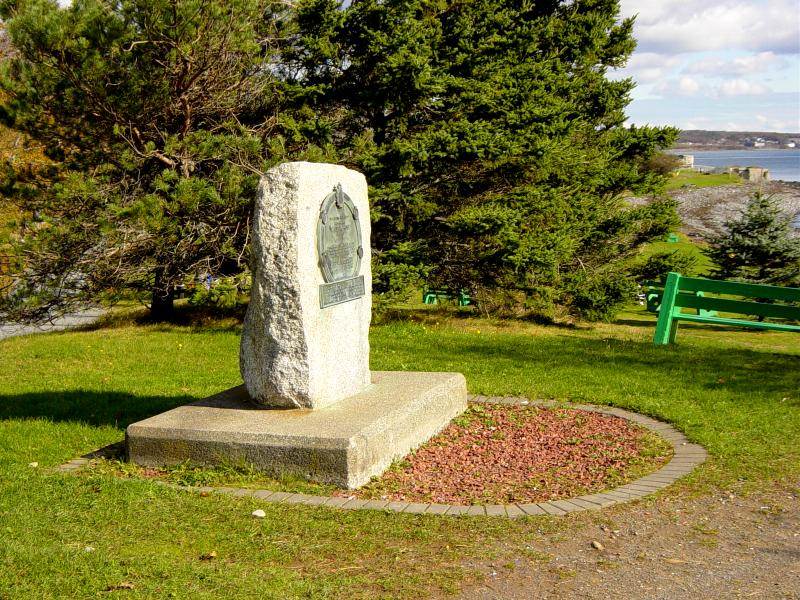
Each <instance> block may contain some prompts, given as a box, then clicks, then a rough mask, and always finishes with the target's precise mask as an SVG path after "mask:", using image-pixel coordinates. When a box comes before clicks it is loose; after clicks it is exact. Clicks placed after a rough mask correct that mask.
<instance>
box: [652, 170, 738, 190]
mask: <svg viewBox="0 0 800 600" xmlns="http://www.w3.org/2000/svg"><path fill="white" fill-rule="evenodd" d="M741 182H742V179H741V177H739V176H738V175H731V174H729V173H698V172H695V171H690V170H682V171H680V172H679V173H678V174H677V175H675V176H674V177H672V178H670V179H669V180H668V181H667V189H668V190H675V189H678V188H682V187H684V186H687V185H693V186H695V187H711V186H715V185H729V184H731V183H741Z"/></svg>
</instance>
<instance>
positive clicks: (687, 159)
mask: <svg viewBox="0 0 800 600" xmlns="http://www.w3.org/2000/svg"><path fill="white" fill-rule="evenodd" d="M678 160H680V161H681V163H680V168H681V169H692V168H694V154H678Z"/></svg>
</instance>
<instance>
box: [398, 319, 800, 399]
mask: <svg viewBox="0 0 800 600" xmlns="http://www.w3.org/2000/svg"><path fill="white" fill-rule="evenodd" d="M437 358H440V359H443V360H446V361H451V362H458V361H459V360H460V361H461V362H463V363H464V365H465V370H466V371H469V365H471V364H486V362H491V361H495V362H496V364H497V372H498V373H502V370H503V367H504V364H509V365H511V366H512V367H516V366H518V365H523V366H525V365H528V366H530V367H531V375H530V376H531V380H532V381H533V380H534V379H535V378H536V377H537V375H538V374H540V373H543V372H544V373H547V374H548V375H552V374H553V373H556V372H558V371H559V370H564V371H565V372H569V373H572V374H573V375H574V374H575V372H576V370H577V371H578V372H582V373H583V375H582V380H581V381H580V382H579V383H577V384H576V387H580V388H583V389H585V388H586V386H587V385H590V384H591V382H596V383H597V385H598V386H600V387H607V386H608V385H614V386H617V387H619V388H620V391H623V390H624V388H625V387H630V386H639V385H641V386H643V387H651V386H652V385H654V382H659V383H660V384H662V385H663V384H668V383H669V382H670V381H676V382H679V383H681V384H684V383H686V382H685V381H679V380H682V379H687V378H688V379H689V380H690V387H695V388H697V389H717V390H718V389H721V388H724V389H727V390H730V391H731V393H732V397H733V396H735V397H740V398H742V400H746V399H747V397H748V396H749V395H755V394H764V393H765V392H767V393H770V392H775V393H778V392H780V393H786V392H792V391H794V390H797V389H800V355H797V354H788V353H785V352H780V351H776V352H770V351H768V350H762V351H758V350H753V349H748V348H733V347H724V346H720V347H715V348H707V347H698V346H695V345H690V344H684V345H677V346H672V347H655V346H653V345H652V344H651V343H649V342H640V341H633V340H621V339H617V338H606V339H586V338H579V337H576V336H568V335H555V336H548V337H527V336H514V338H513V339H512V340H509V339H504V340H502V341H501V340H497V341H496V342H492V341H489V340H487V341H486V343H474V342H471V341H469V342H466V343H463V344H456V345H453V346H448V347H447V348H439V349H438V350H437ZM465 358H466V359H467V360H464V359H465ZM409 368H411V369H413V368H415V366H414V365H411V366H410V367H409ZM669 393H670V391H669V388H666V389H664V394H665V395H668V394H669Z"/></svg>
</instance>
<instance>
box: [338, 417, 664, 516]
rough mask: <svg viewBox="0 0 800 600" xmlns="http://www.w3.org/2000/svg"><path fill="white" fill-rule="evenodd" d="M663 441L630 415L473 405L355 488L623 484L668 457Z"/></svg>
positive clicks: (393, 491)
mask: <svg viewBox="0 0 800 600" xmlns="http://www.w3.org/2000/svg"><path fill="white" fill-rule="evenodd" d="M670 455H671V448H670V447H669V445H668V444H666V442H663V440H660V439H658V441H656V438H654V437H653V434H651V433H650V432H648V431H647V430H645V429H643V428H641V427H638V426H636V425H633V424H632V423H630V422H629V421H627V420H625V419H621V418H618V417H613V416H610V415H604V414H598V413H593V412H587V411H581V410H574V409H561V408H558V409H554V408H540V407H534V406H510V405H502V404H490V405H486V404H476V405H472V406H471V407H470V408H469V409H468V411H467V412H466V413H464V415H462V416H461V417H459V418H457V419H455V420H454V421H453V422H452V423H450V425H448V427H446V428H445V429H444V430H443V431H442V432H441V433H440V434H439V435H437V436H435V437H434V438H432V439H431V440H430V441H429V442H427V443H426V444H424V445H423V446H422V447H420V448H419V449H418V450H417V451H416V452H414V453H413V454H410V455H409V456H407V457H406V458H405V459H404V460H403V461H401V462H399V463H397V464H395V465H394V466H393V467H392V468H391V469H390V470H389V471H387V472H386V473H385V474H384V475H383V476H381V477H380V478H379V479H377V480H373V481H372V482H370V483H369V484H367V485H366V486H364V487H363V488H361V489H359V490H357V491H356V492H346V491H342V492H340V493H339V495H345V496H348V495H350V496H352V495H355V496H356V497H360V498H373V499H377V498H380V499H388V500H397V501H407V502H434V503H443V504H461V505H468V504H482V503H517V502H520V503H523V502H541V501H546V500H556V499H559V498H569V497H575V496H577V495H581V494H584V493H592V492H596V491H601V490H605V489H608V488H610V487H614V486H617V485H621V484H622V483H623V482H625V481H628V480H630V479H631V478H632V476H631V473H632V472H633V471H635V472H636V475H635V477H639V476H642V474H643V473H642V471H643V470H645V471H649V470H655V469H657V468H658V467H659V466H661V465H662V464H664V463H666V462H667V461H668V460H669V457H670Z"/></svg>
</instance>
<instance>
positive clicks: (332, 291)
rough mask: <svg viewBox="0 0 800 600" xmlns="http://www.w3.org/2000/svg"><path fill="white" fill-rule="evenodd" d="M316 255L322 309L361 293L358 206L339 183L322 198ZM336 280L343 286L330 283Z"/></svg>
mask: <svg viewBox="0 0 800 600" xmlns="http://www.w3.org/2000/svg"><path fill="white" fill-rule="evenodd" d="M317 254H318V256H319V268H320V270H321V271H322V277H323V279H324V280H325V283H326V284H327V285H323V286H320V306H321V307H322V308H325V307H326V306H332V305H334V304H341V303H342V302H347V301H348V300H355V299H356V298H360V297H361V296H363V295H364V281H363V279H364V278H363V277H361V278H360V279H361V281H360V284H359V282H358V281H357V280H358V277H357V276H358V272H359V271H360V270H361V258H362V257H363V256H364V248H363V246H362V245H361V226H360V225H359V222H358V209H357V208H356V207H355V205H354V204H353V201H352V200H351V199H350V197H349V196H348V195H347V194H345V193H344V191H342V186H341V185H337V186H336V187H335V188H334V189H333V191H332V192H331V193H330V194H328V195H327V196H326V198H325V200H323V201H322V206H321V207H320V211H319V220H318V221H317ZM339 282H342V283H343V285H336V286H332V285H330V284H335V283H339ZM345 282H346V284H345Z"/></svg>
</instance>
